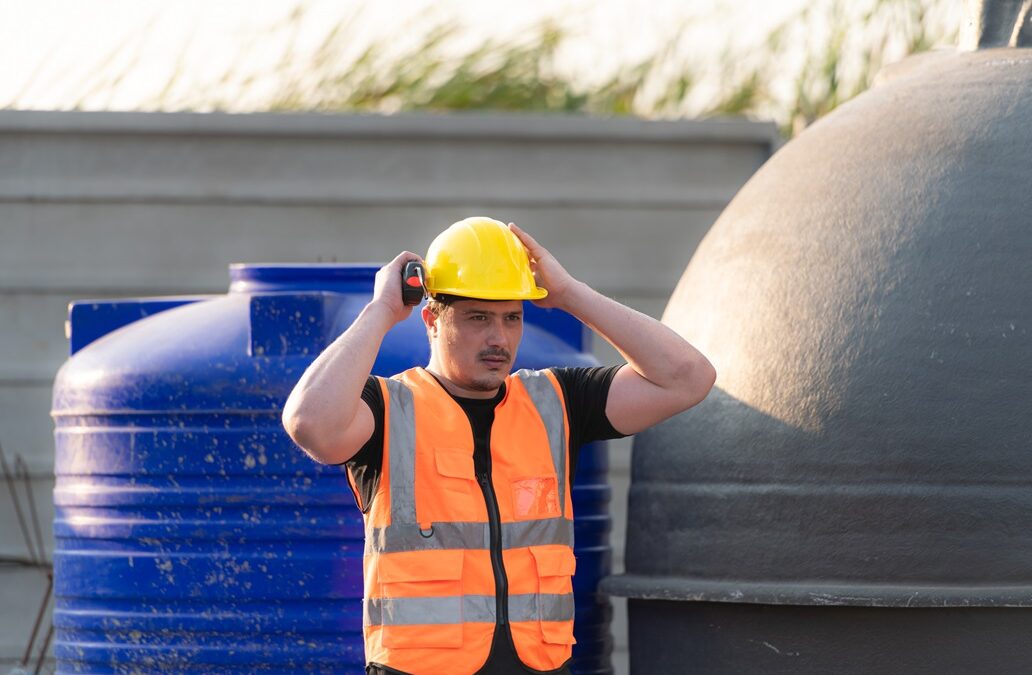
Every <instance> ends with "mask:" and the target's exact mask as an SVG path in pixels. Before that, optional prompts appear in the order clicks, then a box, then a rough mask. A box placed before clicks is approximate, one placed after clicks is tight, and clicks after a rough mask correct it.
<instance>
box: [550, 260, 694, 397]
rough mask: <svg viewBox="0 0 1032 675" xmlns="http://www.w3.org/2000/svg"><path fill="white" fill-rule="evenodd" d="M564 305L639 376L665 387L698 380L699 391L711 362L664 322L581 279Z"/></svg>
mask: <svg viewBox="0 0 1032 675" xmlns="http://www.w3.org/2000/svg"><path fill="white" fill-rule="evenodd" d="M563 309H565V310H566V311H567V312H569V313H570V314H573V315H574V316H576V317H577V318H578V319H580V320H581V321H583V322H584V323H585V324H587V325H588V326H590V327H591V328H592V329H593V330H594V331H595V332H596V333H598V334H599V335H601V336H602V337H603V338H605V340H606V341H607V342H609V344H611V345H613V347H614V348H615V349H616V350H617V351H618V352H620V355H621V356H623V358H624V359H626V360H627V363H628V365H629V366H630V367H631V368H633V369H634V370H635V371H636V372H637V373H638V374H639V375H641V376H642V377H643V378H645V379H646V380H648V381H650V382H652V383H653V384H655V385H657V386H659V387H662V388H664V389H671V388H683V387H685V386H686V385H697V387H696V388H697V389H698V390H699V391H700V392H701V394H702V395H703V396H704V395H705V392H706V391H709V387H710V385H711V384H712V379H713V374H712V371H713V367H712V366H711V365H710V363H709V361H708V360H707V359H706V357H705V356H703V355H702V353H701V352H699V350H697V349H696V348H695V347H693V346H692V345H691V344H689V343H688V342H687V341H686V340H685V339H684V338H682V337H681V336H680V335H678V334H677V333H675V332H674V331H673V330H672V329H670V328H669V327H668V326H666V325H664V324H662V323H660V322H659V321H657V320H655V319H653V318H652V317H650V316H647V315H645V314H642V313H641V312H639V311H637V310H634V309H631V308H630V307H627V306H626V305H623V304H621V303H619V302H617V301H616V300H613V299H612V298H607V297H606V296H604V295H602V294H601V293H599V292H598V291H595V290H594V289H592V288H591V287H590V286H588V285H587V284H585V283H583V282H579V281H576V282H574V283H573V284H571V286H570V288H568V289H567V290H566V293H565V295H564V300H563Z"/></svg>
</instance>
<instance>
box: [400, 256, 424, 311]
mask: <svg viewBox="0 0 1032 675" xmlns="http://www.w3.org/2000/svg"><path fill="white" fill-rule="evenodd" d="M425 288H426V272H425V271H424V270H423V264H422V263H420V262H419V261H418V260H410V261H409V262H407V263H405V269H404V270H402V272H401V301H402V302H404V303H405V304H406V305H418V304H419V303H420V302H422V300H423V296H424V295H425V290H424V289H425Z"/></svg>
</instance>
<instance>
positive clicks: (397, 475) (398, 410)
mask: <svg viewBox="0 0 1032 675" xmlns="http://www.w3.org/2000/svg"><path fill="white" fill-rule="evenodd" d="M385 381H386V382H387V393H388V400H389V401H390V403H389V405H390V423H389V426H390V429H389V430H388V437H389V441H388V444H389V448H388V451H387V453H388V455H389V463H390V472H391V473H390V477H389V478H388V487H389V488H390V495H391V522H392V523H415V522H416V491H415V490H414V489H413V486H414V485H415V484H416V407H415V402H414V401H413V398H412V392H411V391H409V388H408V387H406V386H405V385H404V384H402V383H401V382H399V381H398V380H385ZM416 534H417V535H418V534H419V532H418V528H417V532H416ZM367 539H368V538H367ZM367 543H368V542H367Z"/></svg>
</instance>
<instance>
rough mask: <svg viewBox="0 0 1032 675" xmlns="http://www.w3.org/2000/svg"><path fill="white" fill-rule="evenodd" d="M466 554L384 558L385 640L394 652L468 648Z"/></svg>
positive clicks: (380, 571) (381, 566) (379, 568)
mask: <svg viewBox="0 0 1032 675" xmlns="http://www.w3.org/2000/svg"><path fill="white" fill-rule="evenodd" d="M463 558H464V555H463V552H462V551H434V552H432V553H431V552H427V553H424V554H423V555H419V556H413V555H402V556H391V555H390V554H387V555H381V557H380V560H379V563H378V565H377V577H378V578H379V581H380V587H381V590H382V598H381V599H380V605H381V622H382V628H381V637H382V640H383V646H384V647H390V648H392V649H418V648H452V649H456V648H459V647H462V620H463V617H462V562H463Z"/></svg>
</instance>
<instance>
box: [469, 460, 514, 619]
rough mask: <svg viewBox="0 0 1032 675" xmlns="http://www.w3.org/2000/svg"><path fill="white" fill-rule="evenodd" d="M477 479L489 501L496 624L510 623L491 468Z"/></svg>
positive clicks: (488, 519)
mask: <svg viewBox="0 0 1032 675" xmlns="http://www.w3.org/2000/svg"><path fill="white" fill-rule="evenodd" d="M477 480H478V481H479V483H480V489H481V490H482V491H483V493H484V501H485V502H486V503H487V521H488V523H489V526H490V530H491V567H492V568H493V569H494V577H495V614H496V624H497V625H499V626H507V625H508V624H509V578H508V577H507V576H505V566H504V565H503V564H502V524H501V523H502V518H501V516H500V515H498V498H497V497H496V496H495V491H494V486H493V485H492V484H491V474H490V468H488V473H487V474H479V475H478V476H477Z"/></svg>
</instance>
